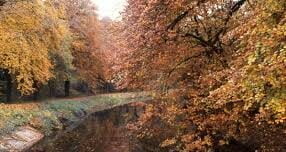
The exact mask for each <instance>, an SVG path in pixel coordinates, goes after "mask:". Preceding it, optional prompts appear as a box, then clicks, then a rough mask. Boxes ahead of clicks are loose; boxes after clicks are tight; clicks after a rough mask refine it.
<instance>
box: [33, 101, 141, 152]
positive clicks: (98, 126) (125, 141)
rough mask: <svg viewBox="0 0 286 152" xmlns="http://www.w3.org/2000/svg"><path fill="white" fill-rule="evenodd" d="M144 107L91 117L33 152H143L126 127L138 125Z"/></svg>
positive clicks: (120, 109) (126, 106) (127, 108)
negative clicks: (130, 123) (135, 122)
mask: <svg viewBox="0 0 286 152" xmlns="http://www.w3.org/2000/svg"><path fill="white" fill-rule="evenodd" d="M143 110H144V108H143V107H138V106H134V105H123V106H120V107H116V108H113V109H110V110H104V111H100V112H96V113H93V114H91V115H90V116H88V118H87V119H85V120H84V121H83V123H81V124H80V125H79V126H77V127H76V128H75V129H73V130H71V131H67V132H64V133H62V134H61V135H59V136H58V137H57V138H56V139H53V140H50V139H45V140H46V141H44V142H42V143H40V144H38V145H36V146H35V147H33V148H32V149H30V150H29V151H31V152H133V151H134V152H140V151H141V150H140V148H139V147H137V146H136V143H135V140H134V139H132V137H131V136H130V132H129V131H128V130H127V129H126V128H125V126H126V125H127V124H128V123H129V122H132V121H136V120H137V119H138V117H139V115H140V113H142V112H143Z"/></svg>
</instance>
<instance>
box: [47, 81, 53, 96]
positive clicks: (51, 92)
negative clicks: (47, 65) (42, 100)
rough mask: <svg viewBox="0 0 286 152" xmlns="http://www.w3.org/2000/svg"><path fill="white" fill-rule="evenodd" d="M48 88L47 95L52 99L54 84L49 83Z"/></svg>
mask: <svg viewBox="0 0 286 152" xmlns="http://www.w3.org/2000/svg"><path fill="white" fill-rule="evenodd" d="M48 86H49V95H50V97H54V89H55V87H54V86H55V85H54V82H53V81H49V83H48Z"/></svg>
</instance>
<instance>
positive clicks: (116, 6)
mask: <svg viewBox="0 0 286 152" xmlns="http://www.w3.org/2000/svg"><path fill="white" fill-rule="evenodd" d="M92 1H93V2H94V3H95V4H96V6H97V9H98V11H97V13H98V15H99V18H100V19H101V18H104V17H109V18H110V19H112V20H118V19H120V12H121V11H123V9H124V6H125V5H126V0H92Z"/></svg>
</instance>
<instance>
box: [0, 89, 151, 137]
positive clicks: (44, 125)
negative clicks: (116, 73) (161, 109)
mask: <svg viewBox="0 0 286 152" xmlns="http://www.w3.org/2000/svg"><path fill="white" fill-rule="evenodd" d="M146 99H147V98H146V95H144V94H138V93H120V94H104V95H98V96H91V97H83V98H73V99H60V100H56V99H55V100H48V101H41V102H40V101H37V102H18V103H11V104H1V105H0V135H4V134H7V133H9V132H11V131H13V130H14V129H15V128H17V127H19V126H24V125H29V126H31V127H34V128H36V129H38V130H40V131H42V132H43V133H45V135H49V134H51V133H52V132H53V131H55V130H60V129H63V126H64V124H63V120H65V121H71V122H72V121H76V120H77V119H79V117H80V116H81V115H83V114H86V113H90V112H93V111H97V110H102V109H107V108H110V107H112V106H117V105H120V104H125V103H129V102H134V101H143V100H146Z"/></svg>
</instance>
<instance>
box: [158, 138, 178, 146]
mask: <svg viewBox="0 0 286 152" xmlns="http://www.w3.org/2000/svg"><path fill="white" fill-rule="evenodd" d="M176 142H177V140H176V139H175V138H172V139H166V140H165V141H163V142H162V143H161V144H160V147H163V148H164V147H168V146H172V145H174V144H176Z"/></svg>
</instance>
